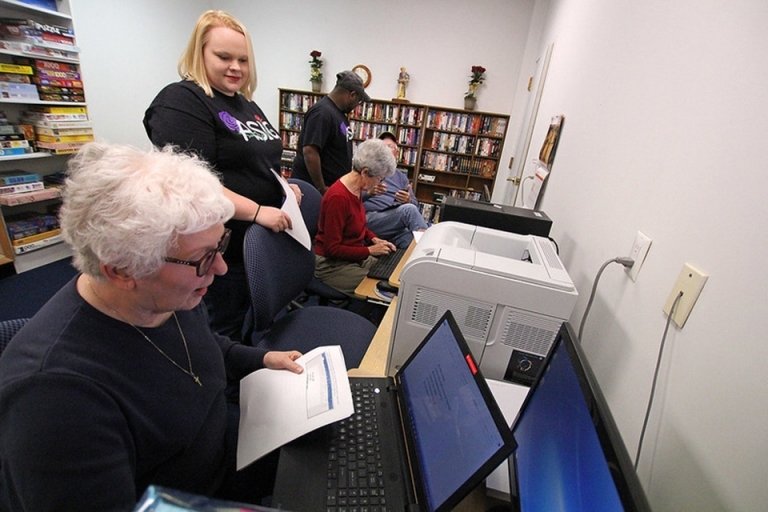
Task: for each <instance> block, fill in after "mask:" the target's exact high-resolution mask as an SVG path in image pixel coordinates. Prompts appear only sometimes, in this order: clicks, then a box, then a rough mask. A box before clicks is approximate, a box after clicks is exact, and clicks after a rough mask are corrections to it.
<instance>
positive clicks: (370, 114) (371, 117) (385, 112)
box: [350, 102, 399, 124]
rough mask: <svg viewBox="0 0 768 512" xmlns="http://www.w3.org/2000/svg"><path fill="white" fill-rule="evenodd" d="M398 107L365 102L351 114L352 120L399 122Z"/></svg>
mask: <svg viewBox="0 0 768 512" xmlns="http://www.w3.org/2000/svg"><path fill="white" fill-rule="evenodd" d="M398 111H399V109H398V106H397V105H393V104H387V103H371V102H364V103H361V104H359V105H358V106H357V107H355V109H354V110H353V111H352V113H351V114H350V117H351V118H352V119H359V120H361V121H376V122H379V123H390V124H393V123H395V122H397V116H398Z"/></svg>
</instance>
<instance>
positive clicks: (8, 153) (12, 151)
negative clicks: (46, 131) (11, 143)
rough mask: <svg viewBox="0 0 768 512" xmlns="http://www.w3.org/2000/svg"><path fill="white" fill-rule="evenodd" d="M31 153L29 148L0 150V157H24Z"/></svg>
mask: <svg viewBox="0 0 768 512" xmlns="http://www.w3.org/2000/svg"><path fill="white" fill-rule="evenodd" d="M27 153H31V148H0V157H3V156H15V155H25V154H27Z"/></svg>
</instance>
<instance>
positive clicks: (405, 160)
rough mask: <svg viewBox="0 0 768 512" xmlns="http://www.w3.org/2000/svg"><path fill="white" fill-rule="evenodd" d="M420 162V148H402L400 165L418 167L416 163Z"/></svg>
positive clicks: (399, 158)
mask: <svg viewBox="0 0 768 512" xmlns="http://www.w3.org/2000/svg"><path fill="white" fill-rule="evenodd" d="M418 160H419V150H418V148H408V147H401V148H400V155H399V157H398V163H401V164H405V165H411V166H413V165H416V162H418Z"/></svg>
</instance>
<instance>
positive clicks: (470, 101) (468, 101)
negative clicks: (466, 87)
mask: <svg viewBox="0 0 768 512" xmlns="http://www.w3.org/2000/svg"><path fill="white" fill-rule="evenodd" d="M476 104H477V98H475V97H473V96H465V97H464V110H475V105H476Z"/></svg>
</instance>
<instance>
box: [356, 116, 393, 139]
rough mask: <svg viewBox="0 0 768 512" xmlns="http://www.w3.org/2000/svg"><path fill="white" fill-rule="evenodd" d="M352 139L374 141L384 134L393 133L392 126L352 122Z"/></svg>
mask: <svg viewBox="0 0 768 512" xmlns="http://www.w3.org/2000/svg"><path fill="white" fill-rule="evenodd" d="M350 129H351V130H352V137H353V138H354V139H358V140H365V139H374V138H376V137H378V136H379V135H381V134H382V133H383V132H391V131H393V128H392V126H390V125H388V124H376V123H361V122H359V121H352V122H350Z"/></svg>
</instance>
